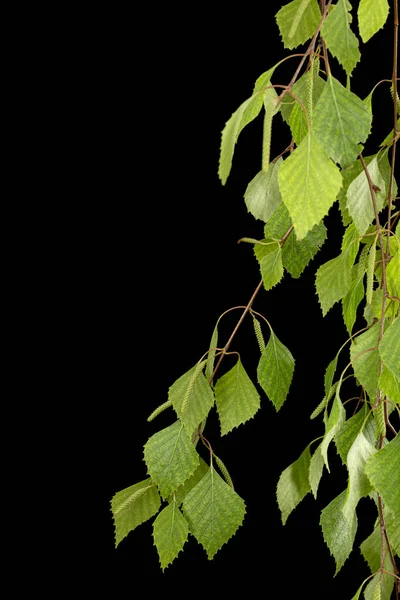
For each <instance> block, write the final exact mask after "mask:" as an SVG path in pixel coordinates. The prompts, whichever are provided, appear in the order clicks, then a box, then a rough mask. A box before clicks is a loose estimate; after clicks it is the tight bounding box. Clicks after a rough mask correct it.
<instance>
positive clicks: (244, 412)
mask: <svg viewBox="0 0 400 600" xmlns="http://www.w3.org/2000/svg"><path fill="white" fill-rule="evenodd" d="M215 402H216V405H217V410H218V415H219V419H220V423H221V435H226V434H227V433H229V432H230V431H232V429H234V428H235V427H239V425H242V424H243V423H245V422H246V421H248V420H249V419H252V418H253V417H254V415H255V414H256V412H257V411H258V410H259V408H260V396H259V394H258V392H257V389H256V387H255V386H254V384H253V383H252V381H251V379H250V377H249V376H248V375H247V373H246V371H245V369H244V367H243V365H242V363H241V361H240V358H238V361H237V363H236V365H235V366H234V367H232V369H230V370H229V371H228V372H227V373H225V375H222V377H220V378H219V379H218V381H217V384H216V386H215Z"/></svg>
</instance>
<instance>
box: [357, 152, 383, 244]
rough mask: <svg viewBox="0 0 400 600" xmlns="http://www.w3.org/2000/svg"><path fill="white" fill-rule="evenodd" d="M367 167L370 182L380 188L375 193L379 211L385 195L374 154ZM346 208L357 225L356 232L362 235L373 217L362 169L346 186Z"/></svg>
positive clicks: (366, 180)
mask: <svg viewBox="0 0 400 600" xmlns="http://www.w3.org/2000/svg"><path fill="white" fill-rule="evenodd" d="M367 168H368V172H369V175H370V177H371V179H372V182H373V183H374V184H375V185H376V186H377V187H379V188H380V189H381V191H380V192H376V194H375V199H376V204H377V209H378V212H380V211H381V209H382V207H383V203H384V200H385V196H386V185H385V181H384V179H383V177H382V175H381V172H380V170H379V166H378V160H377V157H376V156H375V157H374V158H373V159H372V160H371V162H370V163H369V164H368V166H367ZM347 208H348V210H349V213H350V215H351V217H352V219H353V221H354V224H355V226H356V227H357V230H358V233H359V234H360V235H364V233H365V232H366V231H367V229H368V226H369V225H370V224H371V223H372V222H373V220H374V219H375V211H374V205H373V202H372V198H371V192H370V189H369V185H368V179H367V176H366V174H365V171H364V170H363V171H361V173H360V174H359V175H358V176H357V177H356V178H355V179H354V180H353V181H352V182H351V183H350V185H349V187H348V190H347Z"/></svg>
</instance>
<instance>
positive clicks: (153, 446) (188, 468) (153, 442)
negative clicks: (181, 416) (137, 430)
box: [144, 421, 199, 498]
mask: <svg viewBox="0 0 400 600" xmlns="http://www.w3.org/2000/svg"><path fill="white" fill-rule="evenodd" d="M144 460H145V462H146V465H147V469H148V472H149V474H150V476H151V478H152V479H153V481H154V482H155V483H156V484H157V486H158V488H159V490H160V494H161V496H162V497H163V498H167V497H168V496H169V494H171V492H173V491H174V490H176V489H177V488H178V487H179V486H180V485H182V484H183V483H184V482H185V481H186V480H187V479H189V477H190V476H191V475H193V473H194V472H195V470H196V468H197V467H198V465H199V455H198V454H197V452H196V450H195V447H194V446H193V444H192V441H191V439H190V437H189V435H188V434H187V433H186V431H185V429H184V427H183V424H182V423H181V422H180V421H176V422H175V423H173V425H170V426H169V427H166V428H165V429H162V430H161V431H159V432H157V433H155V434H154V435H152V436H151V438H149V440H148V441H147V442H146V444H145V446H144Z"/></svg>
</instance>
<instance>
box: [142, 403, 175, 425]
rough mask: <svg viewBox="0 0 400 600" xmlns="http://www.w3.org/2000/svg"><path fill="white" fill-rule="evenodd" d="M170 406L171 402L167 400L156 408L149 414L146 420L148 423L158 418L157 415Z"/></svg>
mask: <svg viewBox="0 0 400 600" xmlns="http://www.w3.org/2000/svg"><path fill="white" fill-rule="evenodd" d="M170 406H172V402H171V400H167V401H166V402H164V404H160V406H159V407H158V408H156V409H155V410H153V412H152V413H151V415H150V416H149V417H148V418H147V421H148V422H149V423H150V421H152V420H153V419H155V418H156V417H158V415H159V414H160V413H162V412H164V410H166V409H167V408H169V407H170Z"/></svg>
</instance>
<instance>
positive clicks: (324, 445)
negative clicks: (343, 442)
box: [321, 393, 346, 473]
mask: <svg viewBox="0 0 400 600" xmlns="http://www.w3.org/2000/svg"><path fill="white" fill-rule="evenodd" d="M345 418H346V411H345V410H344V408H343V404H342V401H341V400H340V397H339V394H338V393H336V395H335V399H334V401H333V404H332V410H331V412H330V414H329V419H328V422H327V424H326V431H325V435H324V439H323V440H322V442H321V454H322V456H323V459H324V463H325V466H326V468H327V469H328V473H330V469H329V463H328V447H329V444H330V443H331V441H332V440H333V438H334V437H335V435H336V434H337V432H338V431H339V430H340V428H341V426H342V425H343V423H344V421H345Z"/></svg>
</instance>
